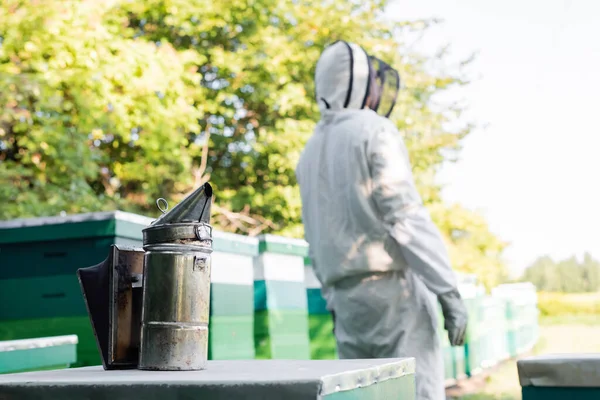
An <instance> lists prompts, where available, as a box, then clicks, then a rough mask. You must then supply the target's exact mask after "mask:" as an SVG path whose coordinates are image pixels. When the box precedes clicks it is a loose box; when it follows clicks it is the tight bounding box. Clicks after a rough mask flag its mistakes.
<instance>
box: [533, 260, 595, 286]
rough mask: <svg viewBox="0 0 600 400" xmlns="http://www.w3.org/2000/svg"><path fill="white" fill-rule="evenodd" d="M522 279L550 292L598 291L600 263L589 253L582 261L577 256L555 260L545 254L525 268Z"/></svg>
mask: <svg viewBox="0 0 600 400" xmlns="http://www.w3.org/2000/svg"><path fill="white" fill-rule="evenodd" d="M522 280H523V281H527V282H531V283H533V284H534V285H535V286H536V287H537V288H538V290H542V291H548V292H567V293H581V292H597V291H598V290H600V263H599V262H598V261H596V260H594V259H593V258H592V257H591V256H590V255H589V254H585V256H584V257H583V261H582V262H579V261H578V260H577V259H576V258H575V257H571V258H568V259H566V260H562V261H559V262H555V261H554V260H552V259H551V258H550V257H547V256H544V257H540V258H538V259H537V260H536V261H535V262H534V263H533V264H532V265H531V266H529V267H528V268H527V269H526V270H525V273H524V274H523V277H522Z"/></svg>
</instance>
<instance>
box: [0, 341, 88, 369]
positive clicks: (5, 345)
mask: <svg viewBox="0 0 600 400" xmlns="http://www.w3.org/2000/svg"><path fill="white" fill-rule="evenodd" d="M75 361H77V336H76V335H69V336H54V337H47V338H38V339H22V340H5V341H0V374H8V373H15V372H25V371H37V370H45V369H61V368H68V367H69V366H70V365H71V364H73V363H75Z"/></svg>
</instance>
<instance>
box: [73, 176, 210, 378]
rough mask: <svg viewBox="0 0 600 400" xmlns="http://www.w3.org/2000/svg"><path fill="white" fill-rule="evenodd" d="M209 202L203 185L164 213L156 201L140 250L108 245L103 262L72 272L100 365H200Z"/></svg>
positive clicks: (148, 367)
mask: <svg viewBox="0 0 600 400" xmlns="http://www.w3.org/2000/svg"><path fill="white" fill-rule="evenodd" d="M211 200H212V187H211V186H210V185H209V184H208V183H205V184H204V185H202V186H201V187H200V188H198V189H197V190H196V191H194V192H193V193H192V194H190V195H189V196H188V197H186V198H185V199H184V200H183V201H182V202H181V203H179V204H178V205H177V206H175V207H174V208H173V209H171V210H169V211H167V207H168V205H166V201H165V200H164V199H159V200H158V201H157V205H158V207H159V209H160V210H161V211H162V212H163V214H162V215H161V216H160V217H159V218H158V219H157V220H155V221H154V222H152V223H151V224H150V225H149V226H148V227H147V228H145V229H143V230H142V233H143V249H139V248H130V247H122V246H117V245H113V246H112V247H111V251H110V255H109V257H108V258H107V259H106V260H105V261H104V262H102V263H100V264H98V265H96V266H94V267H90V268H83V269H79V270H78V271H77V275H78V278H79V282H80V285H81V288H82V292H83V296H84V299H85V302H86V306H87V309H88V314H89V316H90V320H91V323H92V326H93V328H94V333H95V335H96V339H97V343H98V348H99V350H100V353H101V356H102V364H103V366H104V369H126V368H138V369H144V370H165V371H172V370H176V371H178V370H181V371H183V370H200V369H203V368H204V367H205V365H206V361H207V355H208V318H209V309H210V271H211V253H212V226H211V225H210V224H209V222H210V209H211ZM161 201H162V204H163V205H166V207H164V208H163V207H161Z"/></svg>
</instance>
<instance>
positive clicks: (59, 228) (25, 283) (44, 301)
mask: <svg viewBox="0 0 600 400" xmlns="http://www.w3.org/2000/svg"><path fill="white" fill-rule="evenodd" d="M151 221H152V220H151V219H149V218H145V217H142V216H139V215H135V214H129V213H124V212H119V211H117V212H102V213H90V214H80V215H73V216H68V217H50V218H32V219H23V220H13V221H7V222H0V340H14V339H28V338H37V337H46V336H60V335H71V334H75V335H77V336H78V338H79V345H78V346H77V361H78V362H77V365H97V364H100V355H99V353H98V349H97V347H96V341H95V338H94V334H93V332H92V327H91V325H90V321H89V318H88V316H87V312H86V308H85V303H84V301H83V297H82V295H81V290H80V288H79V283H78V281H77V276H76V275H75V272H76V271H77V269H78V268H84V267H89V266H92V265H95V264H98V263H100V262H101V261H102V260H104V259H106V257H107V256H108V251H109V248H110V246H111V244H113V243H116V244H121V245H129V246H139V247H141V245H142V240H141V239H142V232H141V229H142V227H143V226H146V225H148V224H149V223H150V222H151Z"/></svg>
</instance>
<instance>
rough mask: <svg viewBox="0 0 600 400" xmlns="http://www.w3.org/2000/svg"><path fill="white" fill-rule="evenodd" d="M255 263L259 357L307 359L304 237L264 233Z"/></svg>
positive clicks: (255, 322) (308, 356)
mask: <svg viewBox="0 0 600 400" xmlns="http://www.w3.org/2000/svg"><path fill="white" fill-rule="evenodd" d="M259 239H260V246H259V249H260V254H259V256H258V257H256V258H255V263H254V308H255V316H254V344H255V346H256V357H257V358H274V359H308V358H310V346H309V337H308V305H307V298H306V288H305V286H304V258H305V257H306V256H307V252H308V245H307V243H306V242H304V241H303V240H296V239H288V238H282V237H278V236H273V235H265V236H261V237H260V238H259Z"/></svg>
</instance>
